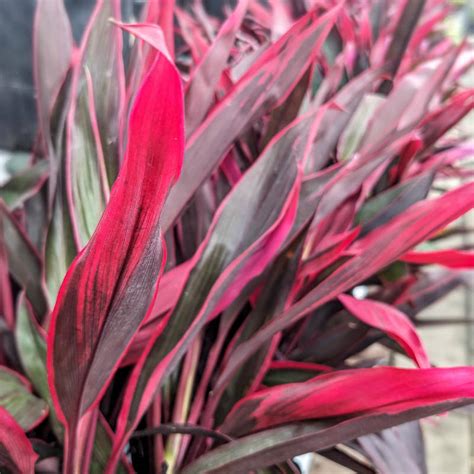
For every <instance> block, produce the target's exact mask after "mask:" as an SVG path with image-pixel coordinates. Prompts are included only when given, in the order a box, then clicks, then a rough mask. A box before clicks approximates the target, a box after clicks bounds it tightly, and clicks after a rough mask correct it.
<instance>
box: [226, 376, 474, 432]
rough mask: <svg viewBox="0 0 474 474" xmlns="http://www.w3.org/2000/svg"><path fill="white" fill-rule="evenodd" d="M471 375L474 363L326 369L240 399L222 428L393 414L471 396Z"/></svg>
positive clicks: (258, 427) (237, 429)
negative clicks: (372, 414) (345, 416)
mask: <svg viewBox="0 0 474 474" xmlns="http://www.w3.org/2000/svg"><path fill="white" fill-rule="evenodd" d="M473 380H474V368H472V367H450V368H447V369H398V368H393V367H373V368H370V369H353V370H341V371H339V372H330V373H328V374H324V375H320V376H317V377H315V378H313V379H311V380H308V381H306V382H301V383H294V384H286V385H283V386H280V387H272V388H269V389H266V390H262V391H261V392H257V393H255V394H254V395H250V396H248V397H246V398H244V399H242V400H241V401H240V402H239V403H237V404H236V405H235V407H234V408H233V409H232V411H231V412H230V413H229V415H228V416H227V418H226V420H225V421H224V424H223V425H222V426H221V428H220V429H221V431H223V432H225V433H227V434H229V435H231V436H242V435H244V434H248V433H251V432H255V431H259V430H263V429H265V428H269V427H272V426H277V425H281V424H284V423H289V422H292V421H298V420H309V419H318V418H330V417H336V416H344V415H353V414H370V413H386V414H396V413H400V412H402V411H405V410H409V409H411V408H416V407H420V406H422V407H426V406H429V405H434V404H438V403H442V402H447V401H454V400H458V399H474V382H473ZM367 394H370V396H367ZM335 400H337V403H335Z"/></svg>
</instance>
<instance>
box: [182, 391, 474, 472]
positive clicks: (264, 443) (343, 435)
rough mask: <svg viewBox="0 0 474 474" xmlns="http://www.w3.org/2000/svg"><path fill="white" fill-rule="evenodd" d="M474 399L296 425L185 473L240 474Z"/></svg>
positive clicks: (240, 443) (246, 441) (256, 437)
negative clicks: (396, 411) (388, 413)
mask: <svg viewBox="0 0 474 474" xmlns="http://www.w3.org/2000/svg"><path fill="white" fill-rule="evenodd" d="M469 403H472V400H460V401H457V402H446V403H436V404H433V405H429V406H426V407H425V406H421V407H418V408H413V409H408V410H404V411H402V412H400V413H398V414H390V415H387V414H380V413H377V414H369V415H361V416H356V417H351V418H349V419H346V420H344V419H343V420H337V419H336V420H334V421H327V422H326V421H319V422H305V423H292V424H288V425H284V426H281V427H278V428H272V429H269V430H265V431H262V432H260V433H255V434H252V435H249V436H245V437H243V438H241V439H237V440H235V441H232V442H230V443H227V444H225V445H223V446H220V447H219V448H216V449H214V450H211V451H209V452H208V453H206V454H204V455H203V456H201V457H200V458H199V459H198V460H196V461H195V462H194V463H192V464H190V465H189V466H186V467H185V468H184V469H183V471H182V472H183V474H200V473H202V472H206V473H209V474H211V473H215V474H217V473H224V472H225V473H226V474H240V473H241V472H243V471H247V470H249V469H258V468H263V467H266V466H270V465H273V464H274V463H276V462H280V461H284V460H286V459H290V458H293V457H294V456H297V455H299V454H304V453H308V452H313V451H320V450H324V449H328V448H331V447H332V446H335V445H337V444H339V443H346V442H348V441H351V440H353V439H355V438H358V437H360V436H363V435H367V434H369V433H375V432H378V431H381V430H384V429H387V428H390V427H392V426H396V425H400V424H402V423H406V422H408V421H412V420H416V419H419V418H424V417H427V416H432V415H436V414H438V413H443V412H445V411H446V410H452V409H454V408H458V407H462V406H465V405H468V404H469Z"/></svg>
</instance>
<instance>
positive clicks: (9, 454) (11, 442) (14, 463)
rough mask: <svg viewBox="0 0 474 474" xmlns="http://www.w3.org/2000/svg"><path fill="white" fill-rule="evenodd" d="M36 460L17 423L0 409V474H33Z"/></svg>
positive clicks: (36, 456)
mask: <svg viewBox="0 0 474 474" xmlns="http://www.w3.org/2000/svg"><path fill="white" fill-rule="evenodd" d="M37 458H38V455H37V454H36V453H35V452H34V451H33V448H32V447H31V444H30V441H29V440H28V438H27V437H26V435H25V433H24V432H23V430H22V429H21V428H20V426H19V425H18V423H17V422H16V421H15V419H14V418H13V417H12V416H11V415H10V414H9V413H8V412H7V411H6V410H5V409H4V408H2V407H0V472H6V473H7V472H8V473H11V474H33V473H34V472H35V462H36V459H37Z"/></svg>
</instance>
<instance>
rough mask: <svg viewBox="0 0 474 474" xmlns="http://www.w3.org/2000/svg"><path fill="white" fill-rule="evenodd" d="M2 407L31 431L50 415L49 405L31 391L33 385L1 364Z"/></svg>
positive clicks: (0, 391) (0, 388) (0, 396)
mask: <svg viewBox="0 0 474 474" xmlns="http://www.w3.org/2000/svg"><path fill="white" fill-rule="evenodd" d="M0 407H2V408H4V409H5V410H7V411H8V412H9V413H10V415H12V416H13V418H15V420H16V421H17V423H18V424H19V425H20V426H21V427H22V429H23V430H25V431H29V430H31V429H33V428H34V427H35V426H37V425H38V424H39V423H41V422H42V421H43V420H44V419H45V417H46V416H47V415H48V405H47V404H46V402H45V401H43V400H41V398H38V397H35V396H34V395H33V394H32V393H31V386H30V384H29V383H28V381H27V380H25V379H24V378H23V377H22V376H21V375H20V374H17V373H16V372H14V371H13V370H10V369H7V368H6V367H2V366H0Z"/></svg>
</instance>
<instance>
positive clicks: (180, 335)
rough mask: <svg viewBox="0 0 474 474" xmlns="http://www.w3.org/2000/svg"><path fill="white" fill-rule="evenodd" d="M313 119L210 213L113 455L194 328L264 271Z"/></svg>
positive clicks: (291, 215) (293, 204)
mask: <svg viewBox="0 0 474 474" xmlns="http://www.w3.org/2000/svg"><path fill="white" fill-rule="evenodd" d="M317 117H318V114H315V113H310V114H307V115H306V116H304V117H302V118H300V119H298V120H297V121H295V122H294V123H292V124H291V125H290V126H288V127H287V128H286V129H285V130H283V131H282V132H281V133H280V134H279V135H278V136H276V137H275V138H274V140H272V142H270V143H269V144H268V146H267V147H266V149H265V150H264V151H263V153H262V155H261V156H260V158H259V159H257V161H256V162H255V163H254V165H253V166H252V167H251V168H250V169H249V170H248V171H247V173H246V174H245V175H244V176H243V177H242V179H241V180H240V181H239V183H238V184H237V185H236V186H235V187H234V189H233V190H232V192H231V193H230V194H229V195H228V196H227V197H226V198H225V200H224V201H223V202H222V204H221V206H220V207H219V209H218V210H217V212H216V214H215V217H214V220H213V222H212V224H211V228H210V229H209V232H208V234H207V236H206V238H205V240H204V242H203V243H202V244H201V246H200V248H199V249H198V251H197V254H196V255H197V257H196V264H195V265H194V267H193V269H192V271H191V272H190V274H189V278H188V279H187V282H186V285H185V286H184V288H183V291H182V293H181V296H180V299H179V301H178V303H177V305H176V307H175V308H174V311H173V312H172V314H171V316H170V317H169V320H168V321H169V323H168V324H167V325H166V327H165V329H164V330H163V331H162V332H160V333H158V334H156V336H155V337H154V338H152V339H151V340H150V342H149V344H148V345H147V347H146V348H145V351H144V354H143V355H142V357H141V358H140V360H139V361H138V363H137V365H136V367H135V369H134V371H133V373H132V375H131V379H130V382H129V385H128V387H127V391H126V394H125V397H124V403H123V405H122V409H121V412H120V415H119V420H118V425H117V439H120V440H121V445H118V446H116V450H115V456H117V454H118V453H119V452H120V450H121V447H122V446H123V442H124V441H123V440H124V439H126V436H127V435H129V434H130V432H131V430H133V428H134V427H135V426H136V424H137V423H138V421H139V420H140V418H141V417H142V415H143V414H144V412H145V411H146V409H147V408H148V406H149V404H150V402H151V400H152V398H153V395H154V393H155V392H156V390H157V389H158V388H159V387H160V386H161V384H162V383H163V381H164V379H165V377H166V376H167V375H169V374H170V373H171V372H172V370H174V369H175V367H176V366H177V364H178V363H179V361H180V359H181V357H182V356H183V355H184V353H185V351H186V349H187V348H188V347H189V345H190V343H191V342H192V341H193V339H194V337H195V336H196V335H197V333H198V331H199V330H200V329H201V328H202V327H203V326H204V324H205V323H206V322H207V321H208V320H209V319H210V318H212V317H214V316H215V315H217V314H218V313H219V312H220V311H222V310H224V309H225V308H226V307H227V306H228V305H229V304H230V303H232V302H233V300H234V299H235V298H236V297H237V296H238V295H239V294H240V292H241V291H242V290H243V289H244V288H245V287H246V285H247V284H248V283H249V282H250V281H251V280H252V279H253V278H255V277H256V276H258V275H260V274H261V272H263V271H264V270H265V268H266V266H267V265H268V264H269V263H270V262H271V261H272V260H273V258H274V257H275V253H276V252H277V251H278V250H279V248H280V247H281V245H282V244H283V243H284V241H285V238H286V237H287V235H288V233H289V231H290V229H291V227H292V226H293V223H294V220H295V216H296V209H297V203H298V197H299V190H300V185H301V166H302V165H303V162H304V160H305V159H306V158H307V155H308V152H309V150H310V146H309V144H310V143H311V142H312V140H313V139H314V135H315V133H316V130H315V124H317V123H318V121H317ZM299 161H300V162H299ZM114 462H115V460H113V461H112V463H111V465H110V466H109V471H110V470H112V469H113V463H114Z"/></svg>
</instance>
